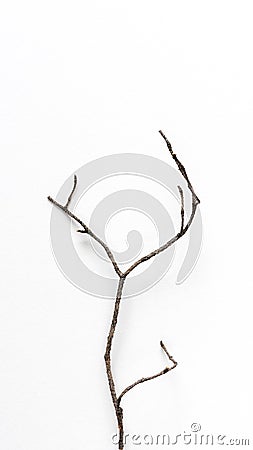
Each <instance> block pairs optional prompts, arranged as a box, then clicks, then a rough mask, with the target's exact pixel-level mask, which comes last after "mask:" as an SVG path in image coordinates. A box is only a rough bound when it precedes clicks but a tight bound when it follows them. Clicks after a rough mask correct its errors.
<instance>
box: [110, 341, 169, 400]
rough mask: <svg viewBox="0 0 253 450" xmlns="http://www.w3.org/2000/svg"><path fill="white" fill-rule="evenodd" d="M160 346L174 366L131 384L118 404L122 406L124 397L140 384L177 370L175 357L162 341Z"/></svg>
mask: <svg viewBox="0 0 253 450" xmlns="http://www.w3.org/2000/svg"><path fill="white" fill-rule="evenodd" d="M160 345H161V347H162V349H163V350H164V351H165V353H166V355H167V356H168V358H169V360H170V361H171V362H172V363H173V366H171V367H165V369H163V370H162V371H161V372H158V373H156V374H155V375H151V376H150V377H145V378H140V379H139V380H137V381H135V382H134V383H133V384H130V386H128V387H126V388H125V389H124V390H123V391H122V392H121V394H120V395H119V398H118V404H120V402H121V399H122V397H123V395H125V394H126V393H127V392H129V391H131V389H133V388H134V387H135V386H137V385H138V384H141V383H144V382H145V381H149V380H154V378H158V377H160V376H161V375H164V374H165V373H168V372H170V370H173V369H175V367H176V366H177V362H176V361H175V360H174V358H173V356H171V355H170V354H169V352H168V350H167V349H166V347H165V345H164V343H163V342H162V341H160Z"/></svg>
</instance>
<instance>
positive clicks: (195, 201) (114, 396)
mask: <svg viewBox="0 0 253 450" xmlns="http://www.w3.org/2000/svg"><path fill="white" fill-rule="evenodd" d="M159 133H160V134H161V136H162V137H163V139H164V140H165V142H166V144H167V147H168V149H169V151H170V154H171V156H172V158H173V159H174V161H175V162H176V164H177V167H178V169H179V171H180V173H181V174H182V176H183V177H184V179H185V180H186V182H187V186H188V188H189V190H190V192H191V194H192V210H191V214H190V217H189V219H188V221H187V223H186V224H185V209H184V193H183V190H182V188H181V187H180V186H178V190H179V194H180V200H181V227H180V231H179V232H178V233H177V234H176V235H175V236H174V237H172V238H170V239H169V240H168V241H167V242H166V243H165V244H163V245H162V246H160V247H159V248H157V249H156V250H153V251H152V252H150V253H149V254H147V255H146V256H143V257H141V258H140V259H139V260H137V261H136V262H135V263H134V264H132V265H131V266H130V267H129V268H128V269H127V270H126V271H125V272H122V271H121V270H120V268H119V266H118V264H117V262H116V261H115V258H114V256H113V253H112V252H111V250H110V249H109V247H108V246H107V244H106V243H105V242H103V241H102V239H100V238H99V237H98V236H96V235H95V233H93V231H92V230H90V228H89V227H88V226H87V225H86V224H85V223H84V222H83V221H82V220H80V219H79V218H78V217H77V216H76V215H75V214H73V213H72V212H71V211H70V210H69V205H70V202H71V200H72V197H73V194H74V192H75V190H76V186H77V177H76V175H74V184H73V188H72V190H71V193H70V195H69V197H68V199H67V202H66V204H65V205H61V204H60V203H58V202H57V201H56V200H54V199H53V198H52V197H48V200H49V201H50V202H51V203H53V204H54V205H55V206H57V207H58V208H60V209H61V210H62V211H63V212H65V214H67V215H68V216H69V217H70V218H71V219H73V220H75V221H76V222H77V223H79V225H81V227H82V229H81V230H77V231H78V232H79V233H85V234H88V235H89V236H90V237H91V238H93V239H94V240H95V241H97V242H98V243H99V244H100V245H101V246H102V247H103V248H104V250H105V252H106V253H107V255H108V257H109V259H110V261H111V263H112V265H113V267H114V270H115V272H116V274H117V275H118V277H119V281H118V288H117V294H116V299H115V303H114V311H113V317H112V321H111V326H110V330H109V334H108V337H107V344H106V350H105V355H104V359H105V364H106V374H107V379H108V383H109V388H110V393H111V398H112V402H113V405H114V409H115V414H116V418H117V422H118V428H119V450H123V447H124V442H123V440H124V427H123V409H122V407H121V406H120V402H121V400H122V397H123V396H124V395H125V394H126V393H127V392H129V391H130V390H131V389H133V388H134V387H135V386H137V385H138V384H141V383H144V382H146V381H149V380H153V379H154V378H158V377H160V376H161V375H164V374H166V373H168V372H169V371H171V370H172V369H174V368H175V367H176V366H177V362H176V361H175V360H174V358H173V357H172V356H171V355H170V354H169V352H168V350H167V349H166V347H165V345H164V344H163V342H162V341H160V345H161V347H162V349H163V350H164V352H165V353H166V355H167V356H168V358H169V360H170V361H171V362H172V363H173V366H171V367H165V369H163V370H162V371H161V372H158V373H157V374H155V375H152V376H149V377H144V378H140V379H139V380H137V381H135V383H133V384H131V385H130V386H128V387H126V388H125V389H124V390H123V391H122V392H121V394H120V395H119V396H117V393H116V389H115V382H114V378H113V373H112V367H111V349H112V341H113V337H114V334H115V329H116V325H117V320H118V315H119V308H120V302H121V298H122V292H123V286H124V283H125V280H126V278H127V276H128V275H129V274H130V273H131V272H132V271H133V270H134V269H135V268H136V267H137V266H139V265H140V264H141V263H143V262H145V261H148V260H149V259H151V258H153V257H154V256H156V255H159V254H160V253H162V252H163V251H164V250H166V249H167V248H169V247H171V246H172V245H173V244H174V243H175V242H176V241H178V240H179V239H180V238H181V237H182V236H184V234H185V233H186V232H187V230H188V229H189V227H190V226H191V223H192V221H193V219H194V216H195V213H196V209H197V206H198V204H199V203H200V201H199V199H198V197H197V195H196V194H195V192H194V189H193V187H192V184H191V182H190V180H189V178H188V175H187V173H186V170H185V168H184V166H183V165H182V163H181V162H180V161H179V159H178V158H177V156H176V154H175V153H174V152H173V150H172V147H171V144H170V142H169V141H168V139H167V138H166V136H165V135H164V133H163V132H162V131H161V130H160V131H159Z"/></svg>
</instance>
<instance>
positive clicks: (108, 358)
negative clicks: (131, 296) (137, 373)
mask: <svg viewBox="0 0 253 450" xmlns="http://www.w3.org/2000/svg"><path fill="white" fill-rule="evenodd" d="M125 278H126V277H125V276H120V277H119V282H118V289H117V294H116V299H115V303H114V311H113V316H112V322H111V326H110V331H109V334H108V337H107V344H106V350H105V355H104V358H105V365H106V373H107V378H108V382H109V387H110V392H111V397H112V402H113V405H114V409H115V413H116V417H117V422H118V429H119V450H123V447H124V442H123V440H124V428H123V409H122V408H121V406H120V405H119V401H118V397H117V394H116V390H115V383H114V379H113V374H112V367H111V349H112V340H113V336H114V333H115V329H116V325H117V320H118V315H119V307H120V301H121V298H122V291H123V286H124V282H125Z"/></svg>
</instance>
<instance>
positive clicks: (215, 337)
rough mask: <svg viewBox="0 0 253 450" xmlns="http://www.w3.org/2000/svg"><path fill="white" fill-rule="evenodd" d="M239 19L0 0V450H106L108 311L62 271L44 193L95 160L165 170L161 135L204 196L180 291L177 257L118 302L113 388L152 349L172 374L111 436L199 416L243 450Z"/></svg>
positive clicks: (212, 12)
mask: <svg viewBox="0 0 253 450" xmlns="http://www.w3.org/2000/svg"><path fill="white" fill-rule="evenodd" d="M252 9H253V8H252V2H250V1H244V2H239V1H233V0H232V1H225V0H224V1H216V0H214V1H212V2H203V1H197V0H192V1H190V2H189V1H183V0H182V1H178V2H172V1H171V0H167V1H159V0H158V1H157V2H156V3H155V2H151V1H147V0H146V1H138V0H137V1H132V0H130V1H127V2H119V1H116V0H108V1H106V2H103V1H94V0H93V2H83V1H72V2H66V1H61V2H60V1H56V0H51V1H47V0H46V1H44V2H32V1H27V0H24V1H22V2H18V1H11V0H10V1H9V2H5V3H4V2H2V4H1V11H0V36H1V41H0V120H1V133H0V143H1V217H0V221H1V240H2V243H1V275H2V282H1V301H0V449H1V450H81V449H86V448H89V449H93V450H96V449H97V450H98V449H101V448H102V447H103V448H104V449H108V450H109V449H111V448H116V446H115V445H113V444H112V442H111V436H112V434H113V433H114V431H115V427H116V424H115V419H114V412H113V408H112V404H111V399H110V395H109V389H108V386H107V380H106V375H105V369H104V360H103V354H104V348H105V342H106V335H107V332H108V327H109V323H110V319H111V314H112V307H113V304H112V302H111V301H108V300H102V299H96V298H93V297H90V296H89V295H87V294H84V293H82V292H81V291H79V290H78V289H76V288H74V287H73V286H72V285H71V284H70V283H69V282H68V281H67V280H66V279H65V278H64V277H63V276H62V274H61V273H60V271H59V269H58V268H57V266H56V264H55V261H54V258H53V255H52V252H51V247H50V240H49V221H50V211H51V206H50V205H49V204H48V202H47V200H46V196H47V195H49V194H51V195H55V194H56V193H57V191H58V189H59V187H60V185H61V184H62V183H63V182H64V180H65V179H66V178H67V177H68V176H69V175H70V174H71V173H72V172H73V171H74V170H75V169H76V168H78V167H80V166H81V165H83V164H85V163H86V162H88V161H91V160H93V159H94V158H97V157H100V156H105V155H107V154H111V153H120V152H138V153H144V154H148V155H152V156H156V157H159V158H161V159H163V160H165V161H167V157H168V155H167V152H166V149H165V147H164V146H163V143H162V142H161V139H160V137H159V135H158V133H157V130H159V129H160V128H161V129H163V130H164V132H165V133H166V134H167V135H168V137H169V138H170V140H171V141H172V143H173V145H174V148H175V150H176V152H177V154H178V155H180V156H181V159H182V161H183V163H184V164H185V166H186V167H187V169H188V172H189V175H190V176H191V179H192V180H193V182H194V186H195V187H196V191H197V193H198V195H199V196H200V198H201V212H202V216H203V222H204V242H203V249H202V253H201V257H200V259H199V262H198V264H197V266H196V268H195V270H194V272H193V273H192V275H191V276H190V278H189V279H188V280H187V281H186V282H185V283H183V284H182V285H180V286H177V285H175V279H176V274H177V270H178V267H179V266H180V261H179V259H180V258H179V257H178V258H176V260H175V261H174V263H173V267H172V268H171V270H170V271H169V273H168V274H167V275H166V277H165V278H164V279H163V280H162V281H161V282H160V283H159V284H158V285H156V286H155V287H154V288H153V289H151V290H150V291H148V292H146V293H145V294H143V295H141V296H140V297H137V298H133V299H129V300H127V301H125V302H124V301H123V304H122V309H121V314H120V320H119V329H118V331H117V333H116V337H115V342H114V347H113V355H112V357H113V367H114V372H115V377H116V384H117V388H118V389H119V390H121V389H123V388H124V387H125V386H126V385H127V384H129V383H131V382H132V381H134V380H135V379H137V378H139V377H141V376H146V375H149V374H152V373H155V372H156V371H159V370H161V369H162V368H163V367H164V364H165V358H164V356H163V355H162V353H161V350H160V348H159V341H160V339H161V338H162V339H163V340H164V342H165V343H166V344H167V346H168V349H169V350H170V351H171V353H172V354H173V355H174V357H175V359H176V360H177V361H178V362H179V365H178V367H177V368H176V370H175V371H173V372H171V373H170V374H168V375H166V376H164V377H161V378H160V379H158V380H154V381H152V382H150V383H146V384H144V385H142V386H139V387H136V389H135V390H133V391H132V392H131V393H129V394H128V395H127V396H126V397H125V399H124V401H123V406H124V410H125V427H126V432H128V433H129V434H130V435H133V434H142V435H144V434H153V435H154V436H155V435H156V434H164V433H169V434H171V436H174V435H175V434H179V433H184V432H187V431H189V430H190V426H191V424H192V423H193V422H197V423H199V424H201V426H202V432H203V434H205V433H209V434H211V433H212V434H213V435H218V434H222V435H226V436H227V437H228V438H240V439H242V438H250V439H251V443H252V439H253V436H252V419H251V417H252V361H251V354H252V251H253V247H252V206H251V200H252V162H253V161H252V143H253V139H252V106H253V90H252V79H253V64H252V39H253V32H252V12H253V11H252ZM84 218H85V211H84ZM124 231H125V230H124ZM115 239H116V240H117V242H118V241H119V240H120V235H119V236H118V235H116V236H115ZM112 245H113V242H112ZM183 248H184V243H180V244H178V246H177V255H180V249H181V251H183V250H182V249H183ZM192 445H193V444H192ZM138 447H139V448H146V447H147V444H146V443H144V442H143V443H142V445H139V446H138ZM156 447H157V448H159V446H156ZM175 447H176V448H177V447H178V448H184V447H185V445H184V444H183V443H181V444H178V445H177V446H175ZM188 447H189V446H188ZM194 447H195V448H196V446H194ZM126 448H127V449H128V448H129V449H130V448H135V445H133V444H131V442H129V443H128V446H127V447H126ZM161 448H162V446H161ZM212 448H220V446H219V445H218V444H216V447H215V446H213V447H212Z"/></svg>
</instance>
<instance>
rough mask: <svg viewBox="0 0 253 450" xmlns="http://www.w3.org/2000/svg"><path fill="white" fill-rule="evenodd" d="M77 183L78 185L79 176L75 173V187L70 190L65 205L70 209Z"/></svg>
mask: <svg viewBox="0 0 253 450" xmlns="http://www.w3.org/2000/svg"><path fill="white" fill-rule="evenodd" d="M76 185H77V176H76V175H74V185H73V189H72V191H71V192H70V195H69V198H68V200H67V203H66V205H65V208H67V209H68V207H69V204H70V202H71V199H72V196H73V194H74V192H75V190H76Z"/></svg>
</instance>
